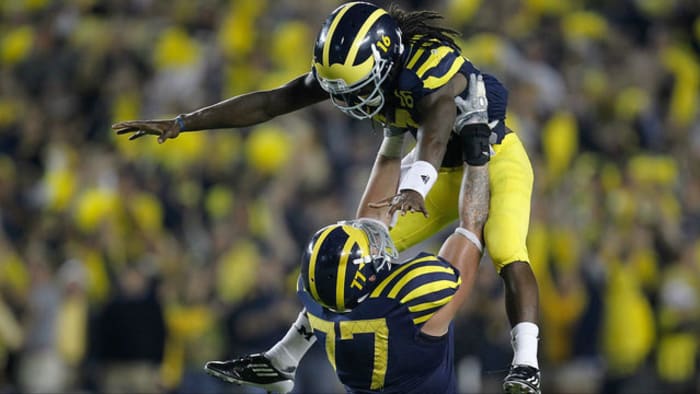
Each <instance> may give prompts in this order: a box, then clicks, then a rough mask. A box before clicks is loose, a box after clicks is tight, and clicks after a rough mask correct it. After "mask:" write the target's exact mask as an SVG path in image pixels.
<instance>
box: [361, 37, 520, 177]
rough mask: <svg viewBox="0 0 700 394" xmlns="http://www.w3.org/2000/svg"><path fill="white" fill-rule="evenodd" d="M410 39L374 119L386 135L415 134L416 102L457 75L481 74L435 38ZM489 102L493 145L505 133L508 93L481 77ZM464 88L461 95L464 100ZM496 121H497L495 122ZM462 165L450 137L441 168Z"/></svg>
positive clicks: (457, 147) (493, 80) (495, 81)
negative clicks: (385, 128) (385, 129)
mask: <svg viewBox="0 0 700 394" xmlns="http://www.w3.org/2000/svg"><path fill="white" fill-rule="evenodd" d="M419 38H420V37H414V38H413V39H411V40H410V41H409V42H408V43H407V46H406V49H405V50H404V54H403V58H402V65H401V69H400V70H399V74H398V77H397V78H396V79H394V82H393V83H392V84H390V85H387V87H386V91H387V92H386V94H385V98H386V103H385V107H384V108H383V109H382V111H381V113H380V114H378V115H376V116H375V117H374V119H375V120H376V121H378V122H380V123H382V124H385V125H386V126H387V129H388V131H389V133H391V134H397V133H402V132H406V131H409V132H411V133H413V134H414V135H415V133H416V130H417V129H418V127H419V126H420V119H419V114H418V113H417V108H416V106H415V103H417V102H418V101H419V100H420V99H421V98H423V97H424V96H427V95H429V94H431V93H433V92H435V91H436V90H438V89H440V88H441V87H443V86H444V85H445V84H447V82H449V81H450V79H451V78H452V77H454V76H455V75H456V74H457V73H461V74H463V75H464V76H465V78H466V79H467V81H469V74H472V73H480V71H479V70H478V69H477V68H476V67H474V65H473V64H472V63H471V62H470V61H469V60H468V59H467V58H465V57H464V56H462V55H461V54H460V52H459V51H458V50H457V49H456V48H455V47H453V46H451V45H449V44H447V43H445V42H441V41H439V40H436V39H430V40H422V41H421V40H419ZM482 75H483V78H484V85H485V87H486V98H487V99H488V101H489V105H488V116H489V123H492V124H495V127H493V129H492V131H493V133H494V138H493V140H494V142H495V143H500V142H501V140H502V139H503V137H504V136H505V134H506V128H505V118H506V106H507V104H508V91H507V90H506V88H505V87H504V86H503V84H501V83H500V82H499V81H498V79H496V77H494V76H493V75H490V74H482ZM468 92H469V90H468V88H467V89H465V90H464V91H463V92H462V93H461V94H460V96H462V97H463V98H466V97H467V94H468ZM496 121H497V122H496ZM461 165H462V154H461V144H460V143H459V142H458V141H456V138H451V139H450V141H449V142H448V145H447V152H446V154H445V159H444V160H443V163H442V166H443V167H458V166H461Z"/></svg>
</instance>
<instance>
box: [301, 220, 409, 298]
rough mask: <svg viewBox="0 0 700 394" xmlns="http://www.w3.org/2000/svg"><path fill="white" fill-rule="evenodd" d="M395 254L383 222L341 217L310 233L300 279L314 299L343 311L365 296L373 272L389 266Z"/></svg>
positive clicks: (392, 243) (394, 248) (396, 252)
mask: <svg viewBox="0 0 700 394" xmlns="http://www.w3.org/2000/svg"><path fill="white" fill-rule="evenodd" d="M398 256H399V253H398V251H397V250H396V247H395V246H394V242H393V241H392V240H391V237H390V236H389V231H388V229H387V227H386V226H385V225H384V224H383V223H381V222H379V221H377V220H373V219H357V220H349V221H342V222H338V223H337V224H333V225H330V226H326V227H324V228H322V229H321V230H319V231H317V232H316V234H314V235H313V237H312V238H311V241H310V242H309V244H308V245H307V247H306V249H305V250H304V253H303V256H302V261H301V280H302V283H303V286H304V288H305V290H306V291H307V292H308V293H309V294H310V295H311V297H312V298H313V299H314V300H316V302H318V303H319V304H321V305H323V306H324V307H326V308H329V309H331V310H333V311H336V312H346V311H348V310H351V309H352V308H354V307H355V306H356V305H357V304H359V303H360V302H362V301H363V300H364V299H365V298H366V297H367V295H368V294H369V292H370V290H371V289H372V288H373V286H372V283H371V279H370V278H371V277H372V275H375V274H377V273H379V272H380V271H382V270H384V269H387V270H388V269H389V268H390V267H391V265H390V264H391V263H393V262H395V260H396V259H397V258H398Z"/></svg>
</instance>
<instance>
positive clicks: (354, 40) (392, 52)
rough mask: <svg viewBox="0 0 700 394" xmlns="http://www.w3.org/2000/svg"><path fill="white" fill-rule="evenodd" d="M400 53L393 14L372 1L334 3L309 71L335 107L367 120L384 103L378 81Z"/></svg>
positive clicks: (390, 69) (385, 75)
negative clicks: (339, 4)
mask: <svg viewBox="0 0 700 394" xmlns="http://www.w3.org/2000/svg"><path fill="white" fill-rule="evenodd" d="M402 52H403V44H402V42H401V30H400V29H399V27H398V25H397V23H396V21H395V20H394V18H392V17H391V16H390V15H389V13H387V12H386V11H385V10H384V9H382V8H380V7H377V6H376V5H373V4H370V3H365V2H352V3H347V4H344V5H342V6H340V7H338V8H337V9H336V10H335V11H333V13H331V15H330V16H329V17H328V19H326V21H325V23H324V24H323V26H322V28H321V32H320V33H319V35H318V37H317V39H316V44H315V47H314V60H313V64H312V70H313V73H314V75H315V76H316V79H317V80H318V82H319V83H320V84H321V87H322V88H323V89H324V90H325V91H326V92H328V93H329V94H330V96H331V101H332V102H333V104H335V106H336V107H338V108H339V109H340V110H341V111H343V112H345V113H347V114H349V115H351V116H353V117H355V118H357V119H366V118H371V117H373V116H374V115H376V114H377V113H379V111H381V109H382V107H383V106H384V102H385V99H384V93H383V92H382V89H381V85H382V83H383V82H384V81H385V80H386V79H387V77H388V76H389V74H390V73H391V71H392V69H393V66H394V64H396V63H397V62H398V61H399V58H400V56H401V53H402Z"/></svg>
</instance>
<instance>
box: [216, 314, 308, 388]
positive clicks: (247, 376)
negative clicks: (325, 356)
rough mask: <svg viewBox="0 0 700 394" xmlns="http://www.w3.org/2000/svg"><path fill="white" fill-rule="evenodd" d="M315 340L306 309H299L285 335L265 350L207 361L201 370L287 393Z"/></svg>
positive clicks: (228, 379) (237, 381)
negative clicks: (221, 359) (230, 358)
mask: <svg viewBox="0 0 700 394" xmlns="http://www.w3.org/2000/svg"><path fill="white" fill-rule="evenodd" d="M315 342H316V337H315V336H314V335H313V333H312V332H311V326H310V325H309V319H308V317H307V316H306V310H302V311H301V312H300V313H299V316H298V317H297V320H296V321H295V322H294V324H292V326H291V327H290V328H289V331H287V334H286V335H285V336H284V337H283V338H282V339H281V340H280V341H279V342H277V343H276V344H275V345H274V346H273V347H272V348H270V349H269V350H268V351H266V352H264V353H257V354H251V355H246V356H244V357H240V358H236V359H232V360H226V361H209V362H207V363H206V364H205V366H204V370H205V371H207V373H209V374H210V375H212V376H215V377H217V378H220V379H222V380H224V381H226V382H229V383H238V384H245V385H248V386H254V387H261V388H263V389H265V390H268V391H271V392H275V393H288V392H290V391H291V390H292V388H294V373H295V372H296V368H297V366H298V365H299V361H300V360H301V358H302V357H303V356H304V354H306V352H307V351H308V350H309V349H310V348H311V346H312V345H313V344H314V343H315Z"/></svg>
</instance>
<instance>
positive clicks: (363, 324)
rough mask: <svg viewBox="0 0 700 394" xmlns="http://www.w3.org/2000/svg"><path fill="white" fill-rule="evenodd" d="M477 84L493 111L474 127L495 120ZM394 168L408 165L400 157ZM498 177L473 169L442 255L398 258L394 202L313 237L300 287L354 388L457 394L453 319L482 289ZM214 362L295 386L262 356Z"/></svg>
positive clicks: (376, 189)
mask: <svg viewBox="0 0 700 394" xmlns="http://www.w3.org/2000/svg"><path fill="white" fill-rule="evenodd" d="M472 82H473V83H472V86H471V88H470V90H471V91H472V93H473V94H478V93H479V92H481V95H482V98H483V100H482V101H481V104H483V105H482V107H481V108H482V109H483V115H484V116H483V117H481V118H479V117H477V118H474V117H472V118H470V119H468V120H466V122H467V124H468V125H467V126H466V127H467V128H477V127H480V126H482V125H485V124H486V123H485V122H486V115H485V110H486V107H485V105H486V100H485V96H483V94H484V89H483V80H478V79H477V78H476V76H472ZM475 86H477V87H475ZM478 86H481V89H478ZM475 122H476V123H475ZM478 122H483V123H480V124H477V123H478ZM390 165H391V166H392V167H394V168H393V170H394V171H399V165H400V164H399V161H398V160H394V161H393V162H392V163H391V164H390ZM488 177H489V172H488V165H481V166H477V167H470V166H465V171H464V172H463V181H462V185H461V187H462V192H461V193H460V195H461V198H460V201H459V212H460V222H459V223H460V224H459V227H458V228H457V229H456V230H455V232H454V233H453V234H451V235H450V236H449V237H448V238H447V240H446V241H445V242H444V243H443V245H442V247H441V249H440V252H439V253H438V255H434V254H431V253H419V254H418V255H416V256H415V257H412V258H410V259H407V260H404V261H402V262H400V261H399V260H398V251H397V248H396V246H395V245H394V242H393V241H392V239H391V236H390V234H389V227H388V224H389V223H390V220H391V215H389V214H388V212H389V211H390V209H391V204H390V203H379V204H367V205H363V206H361V207H360V209H359V210H358V215H359V217H360V219H356V220H349V221H342V222H338V223H337V224H333V225H330V226H326V227H324V228H322V229H320V230H319V231H317V232H316V233H315V234H314V235H313V237H312V238H311V241H310V242H309V243H308V245H307V247H306V248H305V249H304V252H303V256H302V263H301V274H300V276H299V281H298V284H297V292H298V295H299V298H300V300H301V301H302V303H303V304H304V306H305V309H306V313H304V318H306V319H307V320H308V322H309V325H310V326H311V328H312V330H313V334H314V335H315V336H316V338H318V340H319V341H320V342H321V343H323V344H324V348H325V352H326V355H327V357H328V360H329V362H330V363H331V365H332V366H333V368H334V369H335V371H336V373H337V375H338V378H339V379H340V381H341V382H342V383H343V384H344V385H345V386H346V388H347V391H348V392H349V393H373V392H382V393H401V394H404V393H421V394H422V393H428V392H430V393H446V394H449V393H456V390H457V382H456V375H455V370H454V356H453V354H454V351H453V346H454V332H453V326H452V324H451V322H452V319H453V318H454V316H455V314H456V313H457V310H458V309H459V307H460V305H461V304H462V303H463V302H464V301H465V300H466V297H467V296H468V294H469V291H470V290H471V288H472V286H473V283H474V278H475V276H476V272H477V268H478V265H479V260H480V258H481V255H482V252H483V248H482V242H483V235H482V234H483V227H484V223H485V222H486V219H487V216H488V209H489V180H488ZM392 193H394V189H393V187H392V186H391V185H387V184H386V183H382V182H381V181H380V180H379V179H378V178H371V179H370V181H369V182H368V185H367V188H366V190H365V197H366V198H367V199H369V200H381V199H382V198H383V197H384V196H386V195H387V194H392ZM205 369H206V370H207V371H208V372H209V373H210V374H212V375H214V376H217V377H220V378H222V379H224V380H227V381H230V382H240V381H243V382H245V379H244V378H243V376H241V375H237V374H239V373H242V374H245V373H256V374H257V378H258V379H260V378H262V377H267V378H268V379H270V381H269V383H268V384H258V385H257V386H258V387H263V388H265V389H267V390H270V391H276V392H285V393H286V392H288V391H289V390H291V389H292V387H293V381H292V380H291V379H284V380H282V381H279V380H277V379H274V377H277V376H279V375H281V374H283V372H282V371H280V370H277V369H276V368H275V367H274V366H272V365H271V364H269V363H268V362H267V357H266V356H264V355H262V354H257V355H252V356H248V357H246V358H244V359H240V360H232V361H223V362H219V361H211V362H209V363H207V365H206V366H205ZM256 370H257V372H256ZM248 380H249V379H248Z"/></svg>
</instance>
